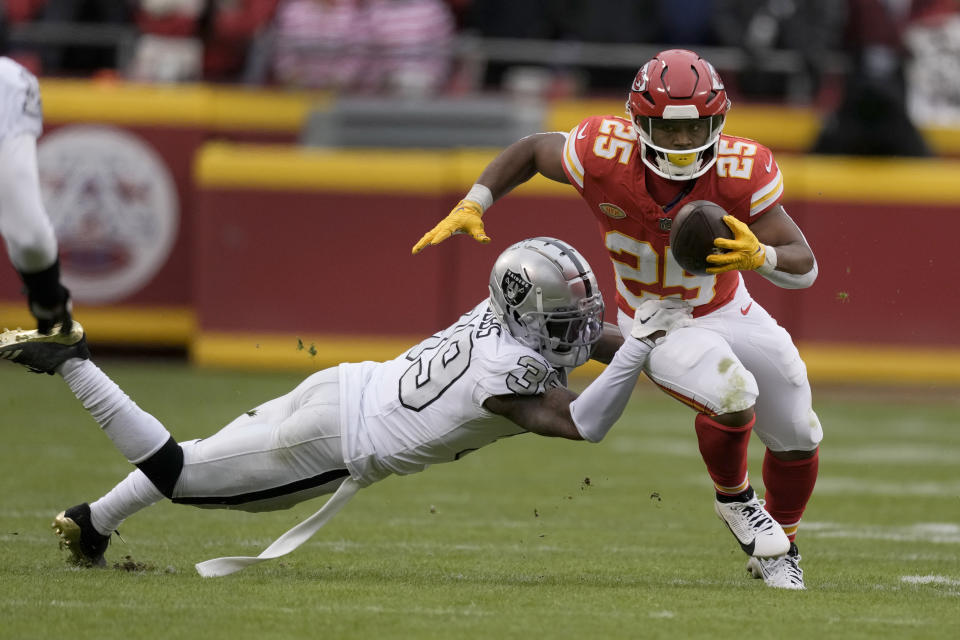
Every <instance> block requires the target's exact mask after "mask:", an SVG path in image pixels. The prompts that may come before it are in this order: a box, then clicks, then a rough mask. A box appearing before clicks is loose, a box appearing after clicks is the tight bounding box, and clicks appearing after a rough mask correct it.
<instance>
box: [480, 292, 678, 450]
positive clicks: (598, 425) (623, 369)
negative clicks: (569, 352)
mask: <svg viewBox="0 0 960 640" xmlns="http://www.w3.org/2000/svg"><path fill="white" fill-rule="evenodd" d="M691 316H692V307H691V306H690V305H689V304H688V303H686V302H684V301H683V300H679V299H675V298H667V299H662V300H646V301H644V302H643V303H641V304H640V306H638V307H637V311H636V315H635V321H634V324H633V330H632V331H631V332H630V335H629V336H628V337H626V338H622V339H621V343H622V344H621V345H620V348H619V349H617V350H616V352H615V353H614V355H613V357H612V358H611V359H610V363H609V364H608V365H607V368H606V369H604V370H603V373H601V374H600V375H599V376H598V377H597V379H596V380H594V381H593V382H591V383H590V385H589V386H587V388H586V389H584V390H583V393H581V394H580V395H579V396H578V395H577V394H575V393H574V392H572V391H570V390H569V389H566V388H564V387H554V388H550V389H547V390H546V391H545V392H544V393H541V394H536V395H499V396H491V397H490V398H487V400H485V401H484V404H483V406H484V407H485V408H486V409H487V410H488V411H490V412H492V413H495V414H497V415H501V416H503V417H505V418H508V419H509V420H511V421H513V422H514V423H516V424H518V425H520V426H521V427H523V428H524V429H526V430H527V431H531V432H533V433H538V434H540V435H543V436H554V437H560V438H568V439H570V440H589V441H590V442H599V441H600V440H602V439H603V438H604V436H606V434H607V432H608V431H610V429H611V428H612V427H613V425H614V424H615V423H616V422H617V420H619V419H620V416H621V415H622V414H623V409H624V407H626V405H627V400H628V399H629V398H630V394H631V393H632V392H633V388H634V386H635V385H636V383H637V378H638V377H639V376H640V372H641V371H642V370H643V366H644V364H646V361H647V357H648V356H649V355H650V351H651V350H652V349H653V348H654V346H655V344H656V341H657V340H658V339H660V338H662V337H664V336H665V335H666V334H667V333H669V332H670V331H672V330H674V329H677V328H679V327H683V326H686V325H687V324H688V323H689V322H690V318H691ZM604 329H605V331H604V334H605V335H607V333H608V332H607V331H606V329H607V327H606V325H605V326H604ZM612 343H613V341H611V342H610V343H609V344H608V346H610V345H612Z"/></svg>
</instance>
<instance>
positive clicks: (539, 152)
mask: <svg viewBox="0 0 960 640" xmlns="http://www.w3.org/2000/svg"><path fill="white" fill-rule="evenodd" d="M565 142H566V136H565V135H564V134H562V133H558V132H550V133H535V134H533V135H530V136H527V137H525V138H521V139H520V140H517V141H516V142H514V143H513V144H512V145H510V146H509V147H507V148H506V149H504V150H503V151H501V152H500V154H499V155H497V157H496V158H494V159H493V160H492V161H491V162H490V164H488V165H487V167H486V169H484V170H483V173H481V174H480V177H479V178H477V184H482V185H484V186H485V187H487V188H488V189H490V193H491V194H493V199H494V200H498V199H499V198H501V197H502V196H505V195H507V194H508V193H509V192H510V191H511V190H512V189H513V188H514V187H517V186H519V185H521V184H523V183H524V182H526V181H527V180H529V179H530V178H532V177H533V176H535V175H536V174H538V173H539V174H540V175H542V176H544V177H547V178H550V179H551V180H553V181H555V182H562V183H564V184H569V181H568V180H567V176H566V174H565V173H564V172H563V162H562V158H563V145H564V143H565Z"/></svg>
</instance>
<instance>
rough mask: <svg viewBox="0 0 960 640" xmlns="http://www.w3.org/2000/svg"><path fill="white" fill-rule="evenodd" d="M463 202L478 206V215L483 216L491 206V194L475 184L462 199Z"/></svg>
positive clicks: (482, 186)
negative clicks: (473, 203)
mask: <svg viewBox="0 0 960 640" xmlns="http://www.w3.org/2000/svg"><path fill="white" fill-rule="evenodd" d="M463 199H464V200H470V201H472V202H476V203H477V204H478V205H480V213H481V214H483V213H485V212H486V210H487V209H489V208H490V207H491V206H492V205H493V192H491V191H490V189H489V188H487V187H485V186H484V185H482V184H479V183H477V184H475V185H473V186H472V187H471V188H470V191H468V192H467V195H465V196H464V197H463Z"/></svg>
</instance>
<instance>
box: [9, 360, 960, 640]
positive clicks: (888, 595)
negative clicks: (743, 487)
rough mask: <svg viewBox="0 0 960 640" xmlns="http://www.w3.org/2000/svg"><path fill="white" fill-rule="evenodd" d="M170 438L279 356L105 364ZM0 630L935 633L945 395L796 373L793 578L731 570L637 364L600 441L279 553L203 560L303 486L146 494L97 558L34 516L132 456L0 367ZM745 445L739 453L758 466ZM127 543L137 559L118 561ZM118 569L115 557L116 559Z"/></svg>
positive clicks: (444, 472) (64, 394)
mask: <svg viewBox="0 0 960 640" xmlns="http://www.w3.org/2000/svg"><path fill="white" fill-rule="evenodd" d="M102 366H103V368H104V370H106V371H107V372H108V373H109V374H111V376H112V377H113V378H114V379H115V380H116V381H117V382H118V383H119V384H120V385H121V386H122V387H123V388H124V389H125V390H126V391H127V392H128V393H129V394H130V395H131V397H133V398H134V399H135V400H137V402H138V403H139V404H140V405H141V406H142V407H143V408H145V409H147V410H148V411H150V412H152V413H154V415H156V416H157V417H158V418H160V419H161V420H162V421H163V422H164V423H165V424H166V425H167V427H168V428H169V429H170V431H171V432H172V433H173V434H174V435H175V436H177V437H179V438H181V439H188V438H191V437H198V436H204V435H208V434H210V433H213V432H214V431H215V430H216V429H218V428H219V427H220V426H221V425H222V424H225V423H226V422H227V421H229V420H230V419H232V418H233V417H235V416H236V415H238V414H239V413H240V412H242V411H244V410H246V409H249V408H250V407H252V406H254V405H256V404H258V403H259V402H262V401H263V400H266V399H269V398H272V397H274V396H277V395H280V394H282V393H285V392H286V391H288V390H289V389H290V388H292V386H293V385H294V384H295V383H296V382H298V381H299V380H300V378H301V376H299V375H290V374H284V375H280V374H268V373H238V372H229V373H224V372H198V371H195V370H192V369H190V368H189V367H187V366H184V365H180V364H171V363H155V364H135V363H128V362H114V361H106V362H105V363H102ZM0 389H2V391H0V412H2V422H0V425H2V426H0V433H2V436H3V444H2V446H0V468H2V474H0V542H2V544H0V638H17V639H20V638H27V639H29V638H41V637H42V638H65V639H71V640H76V639H81V638H96V639H97V640H104V639H109V638H122V639H124V640H129V639H131V638H164V639H167V638H184V639H190V640H195V639H196V638H203V639H204V640H211V639H218V638H230V639H235V638H258V639H263V640H266V639H273V638H276V639H289V638H364V639H367V638H371V639H372V638H498V639H507V638H671V639H673V638H737V639H740V638H743V639H753V638H758V639H759V638H774V637H795V638H811V637H818V638H844V639H850V638H869V639H871V640H875V639H877V638H948V637H956V634H957V629H958V628H960V392H957V391H956V390H954V392H953V393H949V392H946V393H945V392H941V393H928V392H921V391H919V390H914V391H910V392H891V391H890V390H874V391H871V390H860V391H857V392H839V391H836V390H826V389H817V390H816V395H815V400H816V408H817V410H818V413H819V415H820V417H821V420H822V422H823V425H824V429H825V432H826V438H825V441H824V446H823V449H822V452H821V475H820V481H819V484H818V487H817V492H816V494H815V495H814V500H813V501H812V503H811V505H810V507H809V508H808V510H807V514H806V516H805V518H804V523H803V525H802V529H801V533H800V537H799V539H798V543H799V545H800V549H801V552H802V554H803V558H804V560H803V563H802V566H803V567H804V569H805V571H806V581H807V587H808V590H807V591H806V592H800V593H797V592H784V591H779V590H773V589H769V588H766V587H765V586H764V585H763V583H762V582H761V581H759V580H752V579H749V578H748V577H747V574H746V572H745V571H744V566H745V560H746V556H744V555H743V553H742V552H741V551H740V550H739V548H738V547H737V545H736V544H735V543H734V540H733V538H732V537H731V536H730V534H729V533H728V532H727V531H726V529H725V528H724V527H723V525H722V524H721V523H720V521H719V520H717V518H716V516H714V514H713V511H712V504H711V500H712V497H711V490H710V484H709V481H708V478H707V476H706V473H705V471H704V469H703V464H702V462H701V461H700V458H699V455H698V452H697V446H696V440H695V438H694V435H693V429H692V416H691V414H690V413H689V412H688V410H686V409H685V408H683V407H682V406H680V405H679V404H676V403H675V402H673V401H671V400H669V399H668V398H667V397H666V396H664V395H662V394H660V393H659V392H655V391H651V390H650V386H649V385H648V384H646V383H644V384H642V385H641V387H640V389H639V390H638V392H637V393H636V394H635V396H634V398H633V401H632V402H631V405H630V407H629V408H628V413H627V415H626V416H625V418H624V419H623V420H622V421H621V423H620V424H619V425H618V426H617V427H616V428H615V429H614V430H613V432H612V433H611V435H610V436H609V437H608V438H607V440H605V441H604V442H603V443H601V444H598V445H590V444H586V443H571V442H562V441H555V440H549V439H546V438H540V437H537V436H534V435H529V436H523V437H519V438H513V439H511V440H508V441H505V442H501V443H498V444H495V445H493V446H491V447H489V448H487V449H485V450H482V451H479V452H477V453H475V454H473V455H470V456H468V457H467V458H465V459H464V460H462V461H460V462H457V463H453V464H448V465H442V466H438V467H434V468H431V469H429V470H427V471H426V472H425V473H422V474H419V475H416V476H410V477H404V478H389V479H387V480H385V481H384V482H382V483H380V484H378V485H374V486H373V487H370V488H369V489H366V490H364V491H361V492H360V494H359V495H358V496H357V497H356V498H354V500H353V502H351V503H350V504H349V505H347V507H346V508H345V509H344V510H343V511H342V512H341V513H340V515H338V516H337V517H336V518H335V519H334V520H333V521H332V522H331V523H330V524H329V525H328V526H327V527H326V528H325V529H322V530H321V531H320V532H319V533H318V534H317V535H316V536H315V537H314V538H313V539H312V540H310V541H309V542H307V543H306V544H305V545H304V546H303V547H301V548H300V549H298V550H297V551H296V552H294V553H293V554H292V555H290V556H287V557H286V558H283V559H282V560H280V561H273V562H269V563H264V564H261V565H258V566H256V567H253V568H250V569H248V570H246V571H244V572H241V573H239V574H236V575H233V576H228V577H226V578H218V579H203V578H200V577H199V576H198V575H197V574H196V573H195V572H194V570H193V564H194V563H195V562H198V561H201V560H205V559H208V558H212V557H216V556H221V555H255V554H257V553H259V552H260V551H261V550H262V549H263V548H265V547H266V546H267V545H268V544H270V542H272V541H273V539H274V538H275V537H276V536H278V535H280V534H281V533H283V532H284V531H286V530H287V529H288V528H289V527H290V526H292V525H293V524H295V523H296V522H298V521H299V520H301V519H303V518H305V517H306V516H308V515H309V514H311V513H313V511H315V510H316V509H317V508H318V506H319V504H321V502H320V501H314V502H311V503H307V504H302V505H299V506H298V507H297V508H295V509H292V510H290V511H285V512H275V513H270V514H246V513H241V512H229V511H207V510H199V509H195V508H191V507H184V506H179V505H172V504H168V503H162V504H160V505H157V506H155V507H153V508H152V509H149V510H147V511H145V512H143V513H140V514H138V515H137V516H135V517H134V518H131V519H130V520H129V521H128V522H126V523H125V524H124V525H123V526H122V527H121V534H122V536H123V540H124V542H121V541H120V540H118V539H117V538H114V541H113V544H112V545H111V547H110V549H109V551H108V554H107V558H108V561H110V563H111V565H112V563H113V562H116V563H118V566H116V567H112V568H109V569H105V570H90V569H77V568H74V567H71V566H69V565H68V564H67V563H66V562H65V558H66V553H65V552H60V551H59V550H58V548H57V543H56V539H55V537H54V536H53V534H52V532H51V531H50V529H49V523H50V521H51V519H52V516H53V515H54V514H55V513H56V512H57V511H59V510H61V509H63V508H65V507H67V506H70V505H72V504H74V503H77V502H81V501H92V500H93V499H95V498H97V497H99V496H100V495H101V494H102V493H104V492H105V491H107V490H108V489H109V488H110V487H111V486H112V485H113V483H114V482H116V481H118V480H119V479H121V478H122V477H123V476H124V475H125V474H126V473H127V472H128V471H129V470H130V469H131V467H130V465H129V464H128V463H127V462H126V461H125V460H124V459H123V458H122V457H121V456H120V454H119V453H117V452H116V451H115V450H114V449H113V447H112V445H111V444H110V442H109V440H108V439H107V438H106V436H104V435H103V434H102V433H100V430H99V429H98V428H97V426H96V425H95V424H94V422H93V420H92V419H91V418H90V417H89V416H88V415H87V414H86V412H84V411H83V410H82V408H81V407H80V406H79V403H77V402H76V401H75V400H74V398H73V396H72V395H71V394H70V393H69V391H68V390H67V389H66V386H65V385H64V384H63V382H62V381H61V380H60V379H59V378H51V377H48V376H34V375H29V374H26V373H23V372H22V370H21V369H20V368H19V367H15V366H12V365H3V366H2V369H0ZM761 453H762V451H761V447H760V446H759V442H758V441H757V440H756V439H754V442H753V445H752V448H751V456H752V462H751V472H752V474H753V477H754V481H755V483H756V484H758V485H759V483H760V479H759V475H760V472H759V463H760V456H761ZM127 556H129V558H130V559H131V560H132V561H134V562H136V563H140V564H138V565H137V566H138V567H139V569H138V570H133V571H131V570H126V569H123V568H121V567H120V566H119V565H120V564H121V563H122V561H124V559H125V558H126V557H127ZM127 564H128V565H129V564H130V562H128V563H127Z"/></svg>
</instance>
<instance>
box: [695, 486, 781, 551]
mask: <svg viewBox="0 0 960 640" xmlns="http://www.w3.org/2000/svg"><path fill="white" fill-rule="evenodd" d="M713 509H714V511H716V512H717V515H718V516H719V517H720V519H721V520H723V521H724V522H725V523H726V525H727V527H729V528H730V531H731V532H733V536H734V537H735V538H736V539H737V542H739V543H740V548H741V549H743V551H744V553H746V554H747V555H748V556H753V557H754V558H773V557H776V556H782V555H784V554H785V553H787V551H788V550H789V549H790V539H789V538H787V534H785V533H784V532H783V527H781V526H780V525H779V524H777V521H776V520H774V519H773V518H772V517H770V514H769V513H767V510H766V509H764V508H763V503H762V502H761V501H760V500H758V499H757V496H756V495H753V496H752V497H751V498H750V499H749V500H747V501H746V502H720V501H719V500H716V501H714V503H713Z"/></svg>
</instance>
